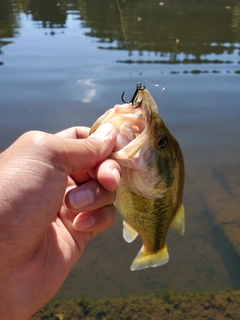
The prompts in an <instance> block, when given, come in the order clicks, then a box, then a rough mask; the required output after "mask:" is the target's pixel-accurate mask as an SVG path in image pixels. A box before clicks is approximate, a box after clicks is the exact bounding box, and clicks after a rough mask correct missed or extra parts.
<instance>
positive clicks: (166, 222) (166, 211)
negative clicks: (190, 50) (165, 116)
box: [90, 83, 185, 270]
mask: <svg viewBox="0 0 240 320" xmlns="http://www.w3.org/2000/svg"><path fill="white" fill-rule="evenodd" d="M122 100H123V96H122ZM123 102H125V101H124V100H123ZM106 122H110V123H112V124H113V125H114V127H115V128H116V129H117V130H118V139H117V143H116V147H115V150H114V152H113V153H112V154H111V156H110V157H111V158H112V159H114V160H116V161H117V162H118V163H119V165H120V166H121V183H120V187H119V189H118V191H117V198H116V201H115V205H116V208H117V209H118V211H119V213H120V214H121V215H122V217H123V219H124V222H123V225H124V226H123V237H124V239H125V240H126V241H127V242H129V243H130V242H132V241H133V240H134V239H135V238H136V237H137V235H138V234H139V235H140V236H141V238H142V242H143V245H142V248H141V250H140V252H139V253H138V255H137V256H136V258H135V259H134V261H133V263H132V265H131V270H140V269H144V268H148V267H157V266H161V265H163V264H165V263H167V262H168V260H169V254H168V249H167V245H166V243H165V238H166V235H167V232H168V230H169V227H170V226H171V227H172V228H173V229H174V230H175V231H176V232H177V233H178V234H179V235H180V236H181V237H182V236H183V234H184V229H185V227H184V226H185V223H184V207H183V204H182V195H183V185H184V163H183V156H182V152H181V149H180V146H179V144H178V142H177V141H176V139H175V138H174V137H173V136H172V134H171V133H170V132H169V130H168V128H167V127H166V125H165V124H164V122H163V120H162V119H161V118H160V116H159V115H158V107H157V104H156V102H155V101H154V99H153V98H152V96H151V94H150V93H149V91H148V90H147V89H146V88H145V86H144V85H142V84H141V83H138V84H137V88H136V91H135V93H134V96H133V98H132V100H131V101H130V102H129V103H124V104H122V105H116V106H115V107H114V108H112V109H109V110H108V111H107V112H106V113H105V114H104V115H103V116H101V117H100V118H99V119H98V120H97V121H96V122H95V123H94V125H93V126H92V128H91V131H90V133H92V132H94V131H95V130H96V129H97V127H98V126H99V125H100V124H102V123H106Z"/></svg>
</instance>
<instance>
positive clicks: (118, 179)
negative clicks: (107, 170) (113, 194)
mask: <svg viewBox="0 0 240 320" xmlns="http://www.w3.org/2000/svg"><path fill="white" fill-rule="evenodd" d="M112 173H113V175H114V178H115V181H116V183H117V185H118V187H119V186H120V181H121V176H120V173H119V171H118V169H116V168H114V169H113V171H112Z"/></svg>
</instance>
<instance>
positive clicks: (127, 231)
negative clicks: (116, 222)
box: [123, 221, 138, 243]
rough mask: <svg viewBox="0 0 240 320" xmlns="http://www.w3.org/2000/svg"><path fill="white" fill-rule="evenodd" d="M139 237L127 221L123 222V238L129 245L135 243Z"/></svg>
mask: <svg viewBox="0 0 240 320" xmlns="http://www.w3.org/2000/svg"><path fill="white" fill-rule="evenodd" d="M137 236H138V233H137V231H136V230H134V229H133V228H132V227H131V226H130V224H129V223H127V222H126V221H123V238H124V239H125V241H127V242H128V243H131V242H133V240H135V239H136V238H137Z"/></svg>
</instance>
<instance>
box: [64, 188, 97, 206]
mask: <svg viewBox="0 0 240 320" xmlns="http://www.w3.org/2000/svg"><path fill="white" fill-rule="evenodd" d="M68 199H69V202H70V204H71V206H72V207H73V208H75V209H82V208H84V207H86V206H88V205H90V204H92V203H94V194H93V192H92V191H91V190H90V189H81V190H79V189H74V190H72V191H70V192H69V198H68Z"/></svg>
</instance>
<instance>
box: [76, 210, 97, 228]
mask: <svg viewBox="0 0 240 320" xmlns="http://www.w3.org/2000/svg"><path fill="white" fill-rule="evenodd" d="M94 224H95V219H94V217H93V216H92V215H91V214H88V215H84V216H82V215H81V213H80V214H79V215H77V216H76V217H75V219H74V220H73V228H74V229H75V230H77V231H84V230H86V229H88V228H90V227H91V226H93V225H94Z"/></svg>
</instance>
